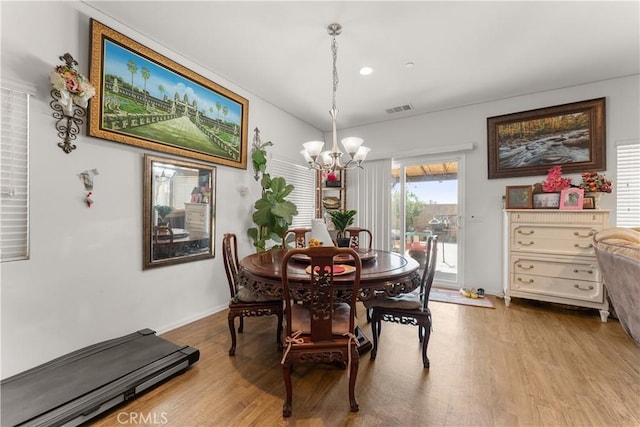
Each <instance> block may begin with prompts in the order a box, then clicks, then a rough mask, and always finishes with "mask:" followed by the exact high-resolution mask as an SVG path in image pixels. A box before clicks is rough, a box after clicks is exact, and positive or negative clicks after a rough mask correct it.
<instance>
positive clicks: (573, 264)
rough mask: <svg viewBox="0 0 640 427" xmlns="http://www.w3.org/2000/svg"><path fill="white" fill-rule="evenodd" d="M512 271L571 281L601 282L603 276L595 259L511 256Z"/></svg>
mask: <svg viewBox="0 0 640 427" xmlns="http://www.w3.org/2000/svg"><path fill="white" fill-rule="evenodd" d="M511 271H513V272H514V273H515V274H526V275H532V276H547V277H557V278H562V279H570V280H582V281H590V282H600V281H601V280H602V275H601V273H600V269H599V268H598V263H597V260H596V259H595V258H592V259H582V258H569V259H554V258H549V259H544V258H533V257H520V256H515V255H514V256H511Z"/></svg>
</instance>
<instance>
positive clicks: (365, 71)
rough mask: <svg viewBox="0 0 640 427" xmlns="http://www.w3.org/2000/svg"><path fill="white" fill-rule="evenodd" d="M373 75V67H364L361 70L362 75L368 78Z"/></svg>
mask: <svg viewBox="0 0 640 427" xmlns="http://www.w3.org/2000/svg"><path fill="white" fill-rule="evenodd" d="M371 73H373V68H371V67H362V68H360V74H362V75H363V76H368V75H369V74H371Z"/></svg>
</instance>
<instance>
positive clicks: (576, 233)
mask: <svg viewBox="0 0 640 427" xmlns="http://www.w3.org/2000/svg"><path fill="white" fill-rule="evenodd" d="M573 235H574V236H578V237H591V236H593V231H590V232H588V233H587V234H580V232H579V231H574V232H573Z"/></svg>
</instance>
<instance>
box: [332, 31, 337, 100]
mask: <svg viewBox="0 0 640 427" xmlns="http://www.w3.org/2000/svg"><path fill="white" fill-rule="evenodd" d="M331 52H332V53H333V103H332V105H331V109H332V110H337V108H336V91H337V90H338V82H339V80H338V67H337V62H338V42H337V41H336V36H335V35H334V36H333V39H332V40H331Z"/></svg>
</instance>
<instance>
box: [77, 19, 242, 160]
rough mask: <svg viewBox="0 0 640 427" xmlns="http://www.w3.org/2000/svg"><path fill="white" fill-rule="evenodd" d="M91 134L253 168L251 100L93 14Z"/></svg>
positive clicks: (199, 158) (157, 149) (156, 149)
mask: <svg viewBox="0 0 640 427" xmlns="http://www.w3.org/2000/svg"><path fill="white" fill-rule="evenodd" d="M90 80H91V82H92V83H93V85H94V86H95V88H96V96H94V97H93V98H92V99H91V103H90V105H89V107H90V109H89V126H88V133H89V136H95V137H98V138H103V139H107V140H111V141H115V142H120V143H123V144H129V145H134V146H137V147H142V148H147V149H151V150H155V151H160V152H163V153H169V154H173V155H178V156H183V157H188V158H192V159H197V160H202V161H206V162H210V163H217V164H221V165H225V166H232V167H235V168H241V169H246V168H247V138H248V136H247V135H248V116H249V101H248V100H247V99H245V98H243V97H242V96H240V95H238V94H236V93H234V92H232V91H230V90H228V89H226V88H224V87H222V86H220V85H219V84H217V83H214V82H212V81H211V80H208V79H206V78H205V77H203V76H201V75H199V74H197V73H195V72H193V71H191V70H189V69H188V68H186V67H184V66H182V65H180V64H178V63H177V62H175V61H173V60H171V59H169V58H167V57H165V56H163V55H161V54H159V53H157V52H155V51H153V50H151V49H149V48H148V47H146V46H143V45H142V44H140V43H138V42H136V41H134V40H132V39H130V38H129V37H127V36H125V35H123V34H120V33H119V32H117V31H115V30H113V29H111V28H109V27H107V26H106V25H104V24H101V23H100V22H98V21H96V20H94V19H92V20H91V72H90Z"/></svg>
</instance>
